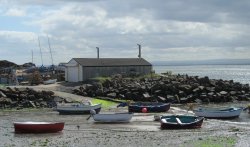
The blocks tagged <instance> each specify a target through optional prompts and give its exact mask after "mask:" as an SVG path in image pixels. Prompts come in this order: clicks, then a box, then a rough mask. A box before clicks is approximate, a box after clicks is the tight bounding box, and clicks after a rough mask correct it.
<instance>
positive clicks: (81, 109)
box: [56, 103, 102, 115]
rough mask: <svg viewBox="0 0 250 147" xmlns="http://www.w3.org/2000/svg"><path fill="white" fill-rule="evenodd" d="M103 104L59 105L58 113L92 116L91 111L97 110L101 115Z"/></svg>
mask: <svg viewBox="0 0 250 147" xmlns="http://www.w3.org/2000/svg"><path fill="white" fill-rule="evenodd" d="M101 106H102V104H94V105H86V104H81V103H79V104H71V105H58V106H57V108H56V111H58V112H59V114H63V115H67V114H90V110H95V111H96V113H99V112H100V110H101Z"/></svg>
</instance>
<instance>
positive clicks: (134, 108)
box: [128, 102, 170, 113]
mask: <svg viewBox="0 0 250 147" xmlns="http://www.w3.org/2000/svg"><path fill="white" fill-rule="evenodd" d="M143 109H145V112H149V113H150V112H166V111H168V110H169V109H170V103H159V102H135V103H130V104H129V105H128V111H129V112H143Z"/></svg>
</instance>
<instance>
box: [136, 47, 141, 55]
mask: <svg viewBox="0 0 250 147" xmlns="http://www.w3.org/2000/svg"><path fill="white" fill-rule="evenodd" d="M137 45H138V47H139V55H138V57H139V58H141V45H140V44H137Z"/></svg>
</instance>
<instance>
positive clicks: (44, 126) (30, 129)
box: [14, 122, 64, 133]
mask: <svg viewBox="0 0 250 147" xmlns="http://www.w3.org/2000/svg"><path fill="white" fill-rule="evenodd" d="M14 128H15V133H56V132H60V131H62V130H63V128H64V122H14Z"/></svg>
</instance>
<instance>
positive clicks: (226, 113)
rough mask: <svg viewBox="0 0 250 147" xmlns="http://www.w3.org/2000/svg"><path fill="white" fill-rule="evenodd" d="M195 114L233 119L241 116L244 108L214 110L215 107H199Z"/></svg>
mask: <svg viewBox="0 0 250 147" xmlns="http://www.w3.org/2000/svg"><path fill="white" fill-rule="evenodd" d="M193 112H194V113H195V115H197V116H202V117H205V118H215V119H216V118H218V119H232V118H237V117H239V116H240V113H241V112H242V108H228V109H221V110H219V109H218V110H213V109H202V108H200V109H197V110H194V111H193Z"/></svg>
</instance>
